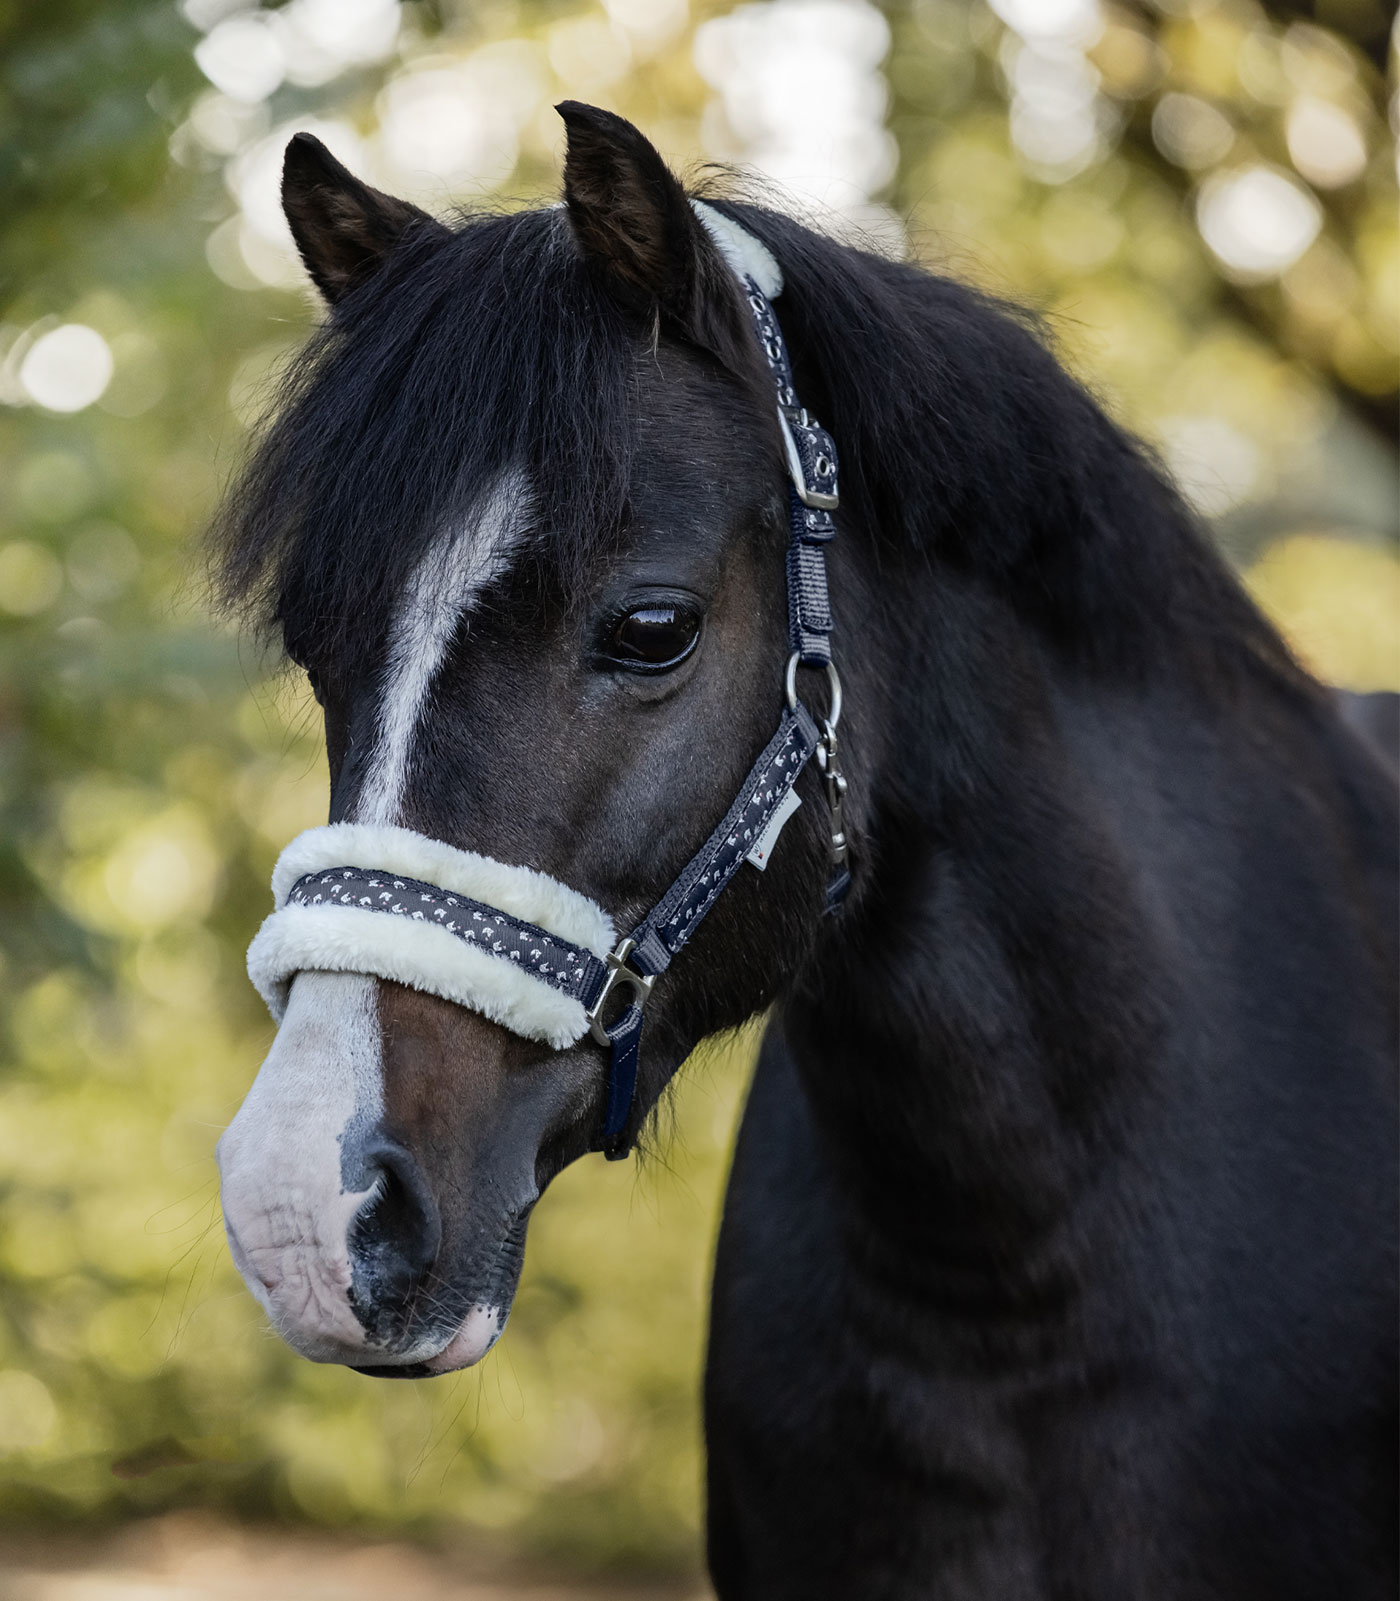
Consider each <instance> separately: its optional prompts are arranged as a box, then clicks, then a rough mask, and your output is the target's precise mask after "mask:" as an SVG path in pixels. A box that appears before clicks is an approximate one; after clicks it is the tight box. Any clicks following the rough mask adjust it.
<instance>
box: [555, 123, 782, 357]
mask: <svg viewBox="0 0 1400 1601" xmlns="http://www.w3.org/2000/svg"><path fill="white" fill-rule="evenodd" d="M554 109H555V110H556V111H557V112H558V113H559V115H560V116H561V117H562V118H563V119H564V125H565V127H566V128H567V129H568V152H567V154H566V156H565V158H564V204H565V208H566V210H567V212H568V217H569V223H570V226H571V227H572V228H573V233H574V238H575V240H577V242H578V246H579V249H580V250H581V251H582V252H583V254H584V256H585V257H586V258H587V259H588V260H589V261H590V262H592V263H593V265H594V266H595V267H596V268H597V269H598V270H599V271H600V272H601V273H602V274H603V277H604V278H605V280H606V281H607V283H608V285H609V287H610V288H611V289H612V290H613V292H614V293H615V294H616V295H617V296H618V297H619V298H620V299H621V300H623V301H625V302H627V303H629V304H631V305H633V306H635V307H636V308H637V309H639V310H642V311H645V312H660V313H661V314H662V315H664V316H665V317H667V318H668V319H669V320H671V321H672V322H673V323H674V324H676V325H677V327H678V330H679V331H680V332H681V333H682V334H683V335H684V336H685V337H686V338H688V339H690V340H691V341H692V342H694V343H695V344H698V345H700V346H701V347H702V348H704V349H707V350H709V351H710V352H711V353H712V354H714V355H715V356H718V357H719V359H720V360H721V361H723V362H724V363H725V364H726V365H727V366H730V367H733V368H736V369H738V368H739V367H741V366H742V367H747V366H749V365H750V364H751V351H750V347H751V345H752V339H751V337H750V336H749V334H748V332H747V328H746V323H745V318H744V313H743V309H742V307H741V306H740V304H739V295H738V288H737V285H736V284H735V282H734V277H733V274H732V273H731V272H730V270H729V268H728V267H727V266H726V265H725V263H724V261H723V258H722V257H721V256H720V254H719V251H718V249H717V248H716V247H715V245H714V244H713V243H712V241H711V240H710V237H709V235H708V234H707V233H706V231H705V229H704V227H703V226H702V225H701V223H700V221H699V219H698V218H697V217H696V215H695V212H694V210H693V209H692V207H691V204H690V202H689V200H687V199H686V194H685V190H684V189H682V188H681V185H680V182H679V180H678V179H677V178H676V177H675V176H674V174H673V173H672V172H671V170H670V169H669V168H668V167H667V165H666V163H665V162H664V161H663V160H662V159H661V156H660V154H659V153H658V151H657V150H656V148H655V146H654V145H652V144H651V143H650V141H648V140H647V139H646V138H645V137H644V136H643V135H642V134H641V133H639V132H638V131H637V129H636V128H634V127H633V126H632V124H631V123H630V122H628V121H626V120H625V119H624V118H622V117H618V116H614V114H613V113H612V112H610V111H600V110H599V109H598V107H597V106H586V105H583V104H581V103H580V102H579V101H577V100H565V101H563V102H562V103H561V104H559V105H558V106H556V107H555V108H554Z"/></svg>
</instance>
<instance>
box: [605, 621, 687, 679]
mask: <svg viewBox="0 0 1400 1601" xmlns="http://www.w3.org/2000/svg"><path fill="white" fill-rule="evenodd" d="M699 638H700V614H699V612H696V611H691V610H690V609H689V608H688V607H685V606H669V605H662V606H641V607H639V608H638V609H637V610H636V611H633V612H628V614H627V615H626V616H625V617H621V618H619V619H618V621H617V622H615V623H614V624H613V627H612V631H611V633H610V634H609V635H608V638H607V642H606V644H605V645H604V647H603V654H604V655H605V656H606V657H607V659H608V660H609V661H610V662H612V663H614V664H615V665H616V666H618V667H630V668H632V669H633V671H634V672H644V673H645V672H652V673H655V672H664V671H665V670H666V669H668V668H671V667H679V666H680V664H681V663H682V662H683V661H684V660H685V659H686V657H687V656H689V655H690V653H691V651H693V650H694V649H695V642H696V641H697V640H698V639H699Z"/></svg>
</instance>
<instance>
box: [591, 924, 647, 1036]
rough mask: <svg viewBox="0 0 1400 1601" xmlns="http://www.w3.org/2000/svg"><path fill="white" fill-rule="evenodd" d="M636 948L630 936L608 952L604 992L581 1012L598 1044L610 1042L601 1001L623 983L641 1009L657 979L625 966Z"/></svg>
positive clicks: (634, 1002)
mask: <svg viewBox="0 0 1400 1601" xmlns="http://www.w3.org/2000/svg"><path fill="white" fill-rule="evenodd" d="M636 948H637V942H636V940H634V939H632V938H631V936H630V935H629V936H628V937H627V938H626V939H624V940H620V941H619V942H618V946H617V949H616V950H615V951H613V952H611V954H610V955H608V956H607V957H606V958H605V960H606V962H607V965H608V980H607V983H606V984H604V985H603V993H602V994H601V995H600V996H599V997H598V999H597V1000H596V1001H594V1003H593V1005H592V1006H591V1007H590V1008H589V1010H588V1011H587V1012H586V1013H585V1014H584V1015H585V1016H586V1017H587V1018H588V1031H589V1033H590V1034H592V1036H593V1038H594V1039H595V1040H597V1042H598V1043H599V1045H611V1044H612V1041H611V1039H609V1038H608V1031H607V1029H606V1028H605V1027H604V1026H603V1004H604V1002H605V1001H606V1000H607V998H608V996H610V995H611V994H612V992H613V991H614V990H615V989H618V988H621V987H623V986H625V987H626V988H628V989H630V990H631V991H632V1000H633V1004H634V1005H635V1006H636V1007H637V1009H638V1010H639V1011H640V1010H641V1008H642V1007H644V1006H645V1005H646V1003H647V997H648V996H649V995H650V994H651V986H652V985H653V984H654V983H655V982H656V974H655V973H652V974H651V975H650V976H647V975H646V974H644V973H638V972H637V971H636V970H635V969H634V968H631V967H628V965H627V958H628V957H629V956H630V955H631V954H632V952H633V951H634V950H636Z"/></svg>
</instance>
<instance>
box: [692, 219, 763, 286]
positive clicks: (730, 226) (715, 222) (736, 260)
mask: <svg viewBox="0 0 1400 1601" xmlns="http://www.w3.org/2000/svg"><path fill="white" fill-rule="evenodd" d="M690 204H691V208H692V210H693V211H694V212H695V215H696V216H697V217H699V219H700V221H701V223H702V225H703V226H704V229H705V232H706V233H707V234H709V236H710V238H711V239H713V240H714V242H715V244H716V245H718V246H719V253H720V255H722V256H723V257H724V259H725V260H726V261H727V262H728V263H729V267H730V270H731V271H732V272H733V274H734V276H735V277H736V278H737V279H738V280H739V282H740V283H743V281H744V279H745V278H752V279H753V281H754V282H755V283H756V284H757V285H758V287H759V288H760V289H761V290H762V291H763V292H764V294H765V295H767V296H768V298H769V299H770V300H773V299H776V297H777V296H778V295H780V294H781V293H782V289H783V269H782V268H781V267H780V266H779V265H778V261H777V257H776V256H774V254H773V252H772V251H771V250H770V249H769V248H768V246H767V245H765V244H764V243H763V242H762V241H761V240H759V239H755V238H754V236H753V235H752V234H751V233H750V232H749V230H748V229H747V228H741V227H740V226H739V224H738V223H737V222H731V221H730V220H729V218H728V217H726V216H725V215H724V214H723V213H722V212H719V211H716V210H715V208H714V207H713V206H707V205H706V204H705V202H704V201H703V200H692V201H691V202H690Z"/></svg>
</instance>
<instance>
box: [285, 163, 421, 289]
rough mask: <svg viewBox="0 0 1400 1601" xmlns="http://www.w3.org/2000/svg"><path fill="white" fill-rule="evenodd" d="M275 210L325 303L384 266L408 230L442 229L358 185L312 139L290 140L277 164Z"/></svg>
mask: <svg viewBox="0 0 1400 1601" xmlns="http://www.w3.org/2000/svg"><path fill="white" fill-rule="evenodd" d="M282 210H283V211H284V212H285V213H286V216H287V221H288V223H289V224H290V226H291V230H292V238H293V239H295V240H296V246H297V250H298V251H299V252H300V254H301V259H302V261H303V262H304V263H305V264H306V270H307V272H309V273H310V274H311V278H312V282H313V283H315V285H316V287H317V288H318V289H319V290H320V291H321V294H322V295H323V296H324V297H325V300H326V302H327V304H328V305H332V306H333V305H334V304H335V303H336V301H337V300H340V299H341V298H342V297H343V296H345V295H348V294H349V293H350V291H351V290H352V289H356V288H358V287H359V286H360V284H362V283H364V282H365V281H366V280H367V279H369V278H372V277H373V276H374V274H375V273H376V272H378V271H379V269H380V267H381V266H383V264H384V262H385V260H386V259H387V258H388V256H389V254H390V252H391V251H392V250H393V249H394V247H395V245H397V244H398V242H399V240H400V239H402V238H403V236H404V235H405V234H406V233H407V232H408V230H409V229H410V228H424V227H426V228H428V229H431V230H434V231H436V232H437V233H439V234H441V235H442V236H443V238H446V237H447V229H446V228H444V227H443V225H442V224H441V223H440V222H438V221H436V220H435V219H434V218H432V217H430V216H429V215H428V213H427V212H426V211H420V210H419V209H418V207H417V206H414V205H410V204H409V202H408V201H407V200H399V199H396V198H395V196H393V195H386V194H384V193H383V192H382V191H380V190H378V189H371V188H370V186H369V185H368V184H367V183H362V182H361V181H360V180H359V179H358V178H357V177H356V176H355V174H354V173H353V172H351V171H350V169H349V168H348V167H343V166H342V165H341V164H340V162H338V161H337V160H336V159H335V157H334V156H333V155H332V154H331V153H330V151H329V150H327V149H326V147H325V145H323V144H322V143H321V141H320V140H319V139H317V138H316V137H315V136H314V135H312V134H309V133H298V134H294V135H293V136H292V141H291V143H290V144H289V145H288V146H287V153H286V155H285V156H284V157H283V161H282Z"/></svg>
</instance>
